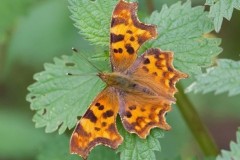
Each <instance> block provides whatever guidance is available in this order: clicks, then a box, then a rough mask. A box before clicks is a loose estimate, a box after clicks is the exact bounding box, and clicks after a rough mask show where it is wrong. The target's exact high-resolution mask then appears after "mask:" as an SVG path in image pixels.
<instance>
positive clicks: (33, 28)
mask: <svg viewBox="0 0 240 160" xmlns="http://www.w3.org/2000/svg"><path fill="white" fill-rule="evenodd" d="M176 1H177V0H169V1H167V3H168V4H173V3H175V2H176ZM165 2H166V1H159V0H154V1H153V5H152V6H153V8H154V9H158V10H160V9H161V7H162V4H163V3H164V4H165ZM192 2H193V4H194V5H203V4H204V3H205V1H203V0H192ZM67 6H68V3H67V1H65V0H43V1H37V0H21V1H19V0H0V159H3V160H6V159H10V160H21V159H24V160H27V159H29V160H32V159H39V160H41V159H46V158H44V157H45V156H46V155H53V154H54V155H57V154H58V152H57V151H58V150H55V151H54V150H52V151H51V152H50V153H49V152H48V151H47V150H43V149H44V148H45V146H46V149H48V147H49V148H53V147H55V148H58V147H59V146H60V147H59V148H61V149H63V147H61V146H62V145H63V146H64V147H66V150H64V151H62V152H61V153H63V154H64V155H63V156H61V155H62V154H59V156H60V157H58V159H60V158H62V157H64V156H69V155H66V154H68V139H69V135H70V134H69V133H70V132H69V133H68V132H67V133H66V135H63V136H64V138H62V137H59V135H56V134H46V133H44V131H43V130H42V129H35V128H34V123H33V122H32V115H33V112H32V111H30V109H29V108H30V107H29V106H30V105H29V103H27V102H26V101H25V96H26V94H27V89H26V88H27V86H28V85H29V84H31V83H33V78H32V76H33V74H34V73H36V72H39V71H41V70H43V63H46V62H52V59H53V57H55V56H57V57H60V56H61V55H63V54H70V53H71V48H72V47H76V48H77V49H79V50H81V51H82V50H85V51H87V52H91V54H93V53H98V48H94V47H93V46H91V45H90V44H89V43H87V42H86V41H85V40H83V38H82V37H81V36H80V35H79V34H78V33H77V32H78V30H77V29H76V28H75V27H74V26H73V21H71V20H70V18H69V16H70V15H71V13H70V12H69V10H68V8H67ZM139 8H140V10H139V15H140V17H141V18H144V17H145V16H146V15H149V13H150V9H151V5H149V4H148V3H147V0H146V1H145V0H140V7H139ZM149 8H150V9H149ZM239 16H240V13H239V12H237V11H234V14H233V17H232V19H231V21H230V22H228V21H225V20H224V22H223V27H222V29H221V31H220V34H218V35H217V36H220V38H222V47H223V49H224V51H223V53H222V54H221V55H220V57H226V58H230V59H231V58H232V59H235V60H239V54H240V47H239V42H240V30H239V28H240V21H239ZM160 34H161V33H160ZM105 50H108V49H105ZM223 76H224V75H223ZM190 83H191V82H189V81H188V80H186V81H185V82H184V85H186V86H187V85H188V84H190ZM187 95H188V96H189V97H190V98H191V100H192V102H193V103H194V105H195V106H196V107H197V110H198V112H199V114H200V115H201V117H202V119H203V121H204V122H205V123H206V125H207V126H208V128H209V129H210V131H211V133H212V134H213V137H214V138H215V140H216V141H217V144H218V145H219V146H220V148H223V149H229V148H228V147H229V141H230V140H234V139H235V131H236V129H237V126H240V123H239V121H240V117H239V112H240V106H239V105H240V103H239V95H237V96H234V97H227V94H221V95H217V96H215V95H213V93H209V94H206V95H201V94H193V93H188V94H187ZM167 118H168V121H169V124H170V125H171V126H172V128H173V129H172V130H171V131H168V132H165V137H164V138H161V139H160V143H161V150H162V151H161V152H158V153H157V155H156V157H157V158H159V159H160V158H161V159H170V160H172V159H175V158H176V159H177V157H181V159H192V158H191V157H194V156H197V157H198V158H202V153H201V151H200V149H199V148H198V145H197V143H196V141H195V140H194V138H193V137H192V135H191V133H190V131H189V129H188V128H187V126H186V124H185V122H184V121H183V119H182V118H181V115H180V113H179V111H178V108H177V106H174V107H173V111H172V112H171V113H169V114H168V116H167ZM221 135H222V136H221ZM61 140H62V141H63V142H59V143H56V142H58V141H61ZM98 148H100V149H98ZM103 151H106V149H105V147H104V149H103V150H102V148H101V147H97V149H95V150H94V151H93V152H96V154H95V153H92V154H93V155H92V154H91V155H90V158H91V156H94V155H100V156H98V157H95V158H93V159H96V160H97V159H99V158H100V159H103V157H101V156H104V155H105V154H104V153H103ZM110 152H111V149H108V152H107V153H108V154H109V155H106V156H110V157H112V156H115V154H113V152H111V153H110ZM74 158H75V157H74ZM74 158H72V159H74ZM104 158H106V157H104ZM63 159H64V158H63ZM78 159H80V158H78ZM106 159H107V158H106ZM108 159H109V158H108ZM179 159H180V158H179Z"/></svg>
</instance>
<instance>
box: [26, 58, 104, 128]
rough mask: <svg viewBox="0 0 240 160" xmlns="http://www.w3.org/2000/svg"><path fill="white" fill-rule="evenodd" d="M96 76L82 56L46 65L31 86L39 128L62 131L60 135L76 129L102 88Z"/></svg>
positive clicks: (33, 105) (35, 118)
mask: <svg viewBox="0 0 240 160" xmlns="http://www.w3.org/2000/svg"><path fill="white" fill-rule="evenodd" d="M105 63H106V62H105ZM96 73H97V71H96V69H95V68H94V67H93V66H92V65H90V64H89V63H88V62H87V61H86V60H85V59H83V58H82V56H81V55H80V54H73V55H72V56H63V57H62V58H61V59H59V58H55V59H54V64H46V65H45V71H43V72H40V73H37V74H36V75H35V76H34V79H35V80H36V81H37V82H35V83H34V84H32V85H31V86H29V87H28V90H29V91H30V93H29V94H28V96H27V100H28V101H29V102H31V109H32V110H36V111H37V112H36V114H35V115H34V117H33V121H34V122H35V123H36V127H44V126H46V132H53V131H55V130H57V129H58V128H59V133H63V132H64V131H65V130H66V128H69V129H71V128H73V127H74V126H75V124H76V122H77V116H81V115H83V114H84V113H85V111H86V109H87V107H88V106H89V104H90V103H91V101H92V100H93V99H94V97H95V96H96V95H97V94H98V93H99V92H100V91H101V89H102V88H103V83H102V82H101V80H100V79H99V78H98V77H97V76H94V75H96Z"/></svg>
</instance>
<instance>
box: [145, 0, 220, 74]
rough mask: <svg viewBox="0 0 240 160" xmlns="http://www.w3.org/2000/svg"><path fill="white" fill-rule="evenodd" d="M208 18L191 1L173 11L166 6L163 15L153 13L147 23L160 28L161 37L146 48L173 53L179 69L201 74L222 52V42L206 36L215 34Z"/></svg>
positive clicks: (175, 6)
mask: <svg viewBox="0 0 240 160" xmlns="http://www.w3.org/2000/svg"><path fill="white" fill-rule="evenodd" d="M207 15H208V14H207V12H204V7H193V8H192V7H191V3H190V1H187V2H186V3H184V4H181V2H178V3H176V4H174V5H172V6H171V7H169V8H168V7H167V6H166V5H164V6H163V8H162V10H161V12H157V11H155V12H153V13H152V15H151V17H150V18H148V19H147V20H146V22H147V23H148V24H156V25H157V27H158V33H159V35H158V38H157V39H154V40H152V41H151V42H150V43H147V44H146V45H145V48H150V47H158V48H161V49H162V50H170V51H173V52H174V53H175V54H174V55H175V57H174V65H175V66H176V68H178V69H179V70H181V71H183V72H185V73H188V74H192V75H195V74H200V73H201V67H205V66H209V65H210V64H211V63H212V58H213V57H215V56H216V55H218V54H219V53H220V52H221V51H222V49H221V48H219V44H220V42H221V40H220V39H218V38H207V36H204V34H206V33H209V32H211V31H212V30H213V24H212V21H211V19H210V18H208V16H207Z"/></svg>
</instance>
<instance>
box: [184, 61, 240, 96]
mask: <svg viewBox="0 0 240 160" xmlns="http://www.w3.org/2000/svg"><path fill="white" fill-rule="evenodd" d="M239 75H240V61H233V60H228V59H220V60H218V62H217V66H214V67H211V68H209V69H207V72H206V73H204V74H201V75H197V76H196V81H195V82H194V83H193V84H191V85H190V86H189V87H188V88H187V89H186V91H187V92H191V91H192V92H195V93H198V92H202V93H208V92H212V91H214V92H215V93H216V94H220V93H223V92H229V95H230V96H233V95H237V94H240V76H239Z"/></svg>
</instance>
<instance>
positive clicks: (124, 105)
mask: <svg viewBox="0 0 240 160" xmlns="http://www.w3.org/2000/svg"><path fill="white" fill-rule="evenodd" d="M172 61H173V53H172V52H165V51H161V50H160V49H149V50H148V51H146V52H145V53H144V54H143V55H142V56H140V57H139V58H138V59H137V60H136V61H135V63H134V64H133V65H132V66H131V67H130V68H129V69H128V70H127V71H126V74H127V75H128V76H129V77H130V78H131V79H132V80H133V81H134V82H136V83H137V84H138V86H144V88H145V91H146V90H149V91H148V92H144V90H142V91H143V92H142V93H141V94H136V93H134V92H132V93H131V92H129V93H122V94H121V98H120V110H119V113H120V116H121V118H122V121H123V125H124V127H125V128H126V129H127V130H128V131H129V132H133V133H136V134H138V135H139V136H140V137H142V138H145V137H146V136H147V135H148V133H149V131H150V129H151V128H154V127H159V128H162V129H165V130H168V129H170V126H169V125H168V124H167V123H166V121H165V113H167V112H168V111H170V110H171V104H172V103H174V102H175V98H174V93H175V92H176V91H177V89H176V87H175V83H176V82H177V81H178V80H179V79H180V78H186V77H187V75H186V74H184V73H181V72H179V71H177V70H176V69H174V67H173V65H172ZM149 93H152V94H151V95H150V94H149Z"/></svg>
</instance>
